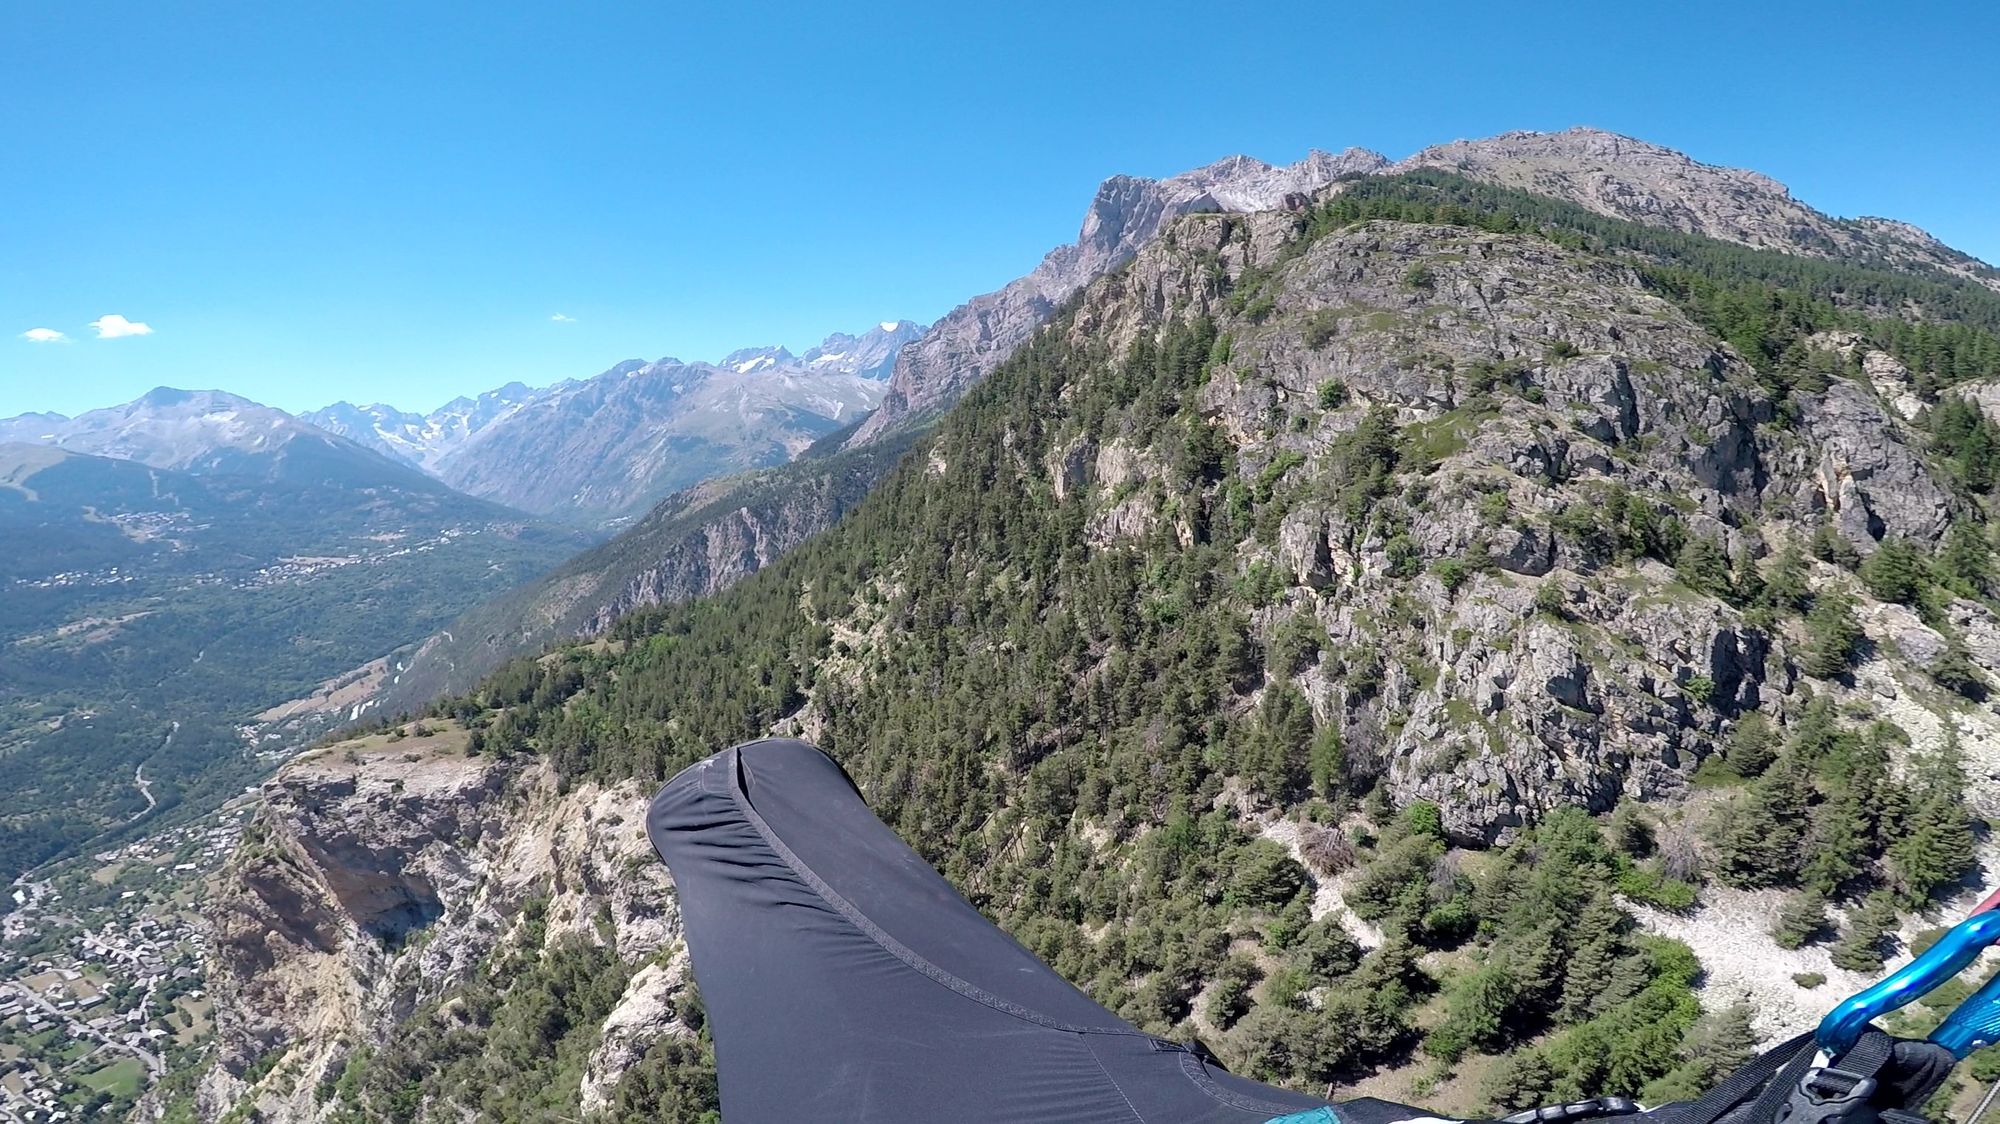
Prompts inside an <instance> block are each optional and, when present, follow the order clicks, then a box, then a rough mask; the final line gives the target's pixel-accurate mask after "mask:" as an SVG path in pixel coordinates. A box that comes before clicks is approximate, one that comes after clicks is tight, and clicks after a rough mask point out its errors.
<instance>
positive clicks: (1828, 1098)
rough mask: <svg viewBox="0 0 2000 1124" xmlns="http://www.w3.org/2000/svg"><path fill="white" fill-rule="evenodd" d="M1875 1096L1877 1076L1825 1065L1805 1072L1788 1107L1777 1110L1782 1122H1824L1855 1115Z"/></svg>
mask: <svg viewBox="0 0 2000 1124" xmlns="http://www.w3.org/2000/svg"><path fill="white" fill-rule="evenodd" d="M1874 1095H1875V1079H1874V1078H1873V1077H1863V1076H1862V1075H1860V1074H1858V1073H1852V1072H1849V1071H1848V1070H1844V1069H1836V1068H1835V1067H1833V1066H1825V1067H1822V1068H1817V1069H1810V1070H1807V1071H1806V1075H1805V1076H1804V1077H1802V1078H1800V1079H1799V1083H1798V1086H1797V1087H1796V1088H1794V1089H1793V1090H1792V1095H1791V1096H1789V1097H1787V1098H1785V1106H1784V1107H1783V1108H1781V1109H1779V1110H1778V1117H1777V1119H1778V1121H1779V1124H1821V1122H1822V1121H1827V1120H1840V1119H1843V1118H1845V1117H1848V1116H1851V1115H1853V1114H1854V1113H1855V1112H1856V1111H1858V1110H1859V1109H1861V1108H1863V1107H1865V1106H1866V1105H1867V1104H1868V1098H1870V1097H1872V1096H1874Z"/></svg>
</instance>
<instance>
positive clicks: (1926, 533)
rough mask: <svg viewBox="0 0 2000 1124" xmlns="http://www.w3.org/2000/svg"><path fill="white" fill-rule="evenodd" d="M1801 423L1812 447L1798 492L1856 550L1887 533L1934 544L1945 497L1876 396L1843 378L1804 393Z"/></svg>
mask: <svg viewBox="0 0 2000 1124" xmlns="http://www.w3.org/2000/svg"><path fill="white" fill-rule="evenodd" d="M1803 416H1804V423H1805V424H1804V428H1805V430H1806V433H1807V435H1808V436H1809V438H1810V440H1811V442H1812V443H1813V444H1815V445H1817V449H1816V453H1817V455H1816V456H1815V457H1814V458H1813V464H1812V466H1811V467H1812V472H1813V474H1812V477H1811V480H1810V483H1809V484H1807V485H1806V486H1805V487H1804V488H1803V489H1802V490H1801V493H1800V499H1801V501H1802V502H1803V503H1804V505H1805V506H1806V507H1807V508H1808V509H1809V510H1823V511H1826V512H1827V513H1829V514H1830V515H1831V517H1832V518H1833V520H1834V524H1835V526H1837V527H1838V528H1839V529H1840V532H1841V534H1843V535H1844V536H1846V538H1847V540H1848V541H1849V542H1852V543H1853V544H1854V545H1855V546H1856V548H1858V549H1859V550H1861V551H1862V552H1863V553H1869V552H1872V551H1873V550H1874V549H1875V545H1876V543H1878V542H1880V541H1881V540H1882V539H1883V538H1884V537H1886V536H1888V535H1899V536H1902V537H1905V538H1912V539H1916V540H1918V541H1921V542H1933V541H1936V540H1937V539H1938V538H1939V537H1940V536H1942V535H1943V534H1944V531H1945V528H1946V526H1947V525H1948V524H1949V522H1950V501H1949V500H1948V498H1947V497H1946V495H1945V493H1944V490H1943V489H1941V488H1940V487H1938V485H1937V484H1936V483H1935V482H1933V481H1932V480H1931V478H1930V474H1929V472H1928V471H1927V470H1926V469H1925V468H1924V464H1923V459H1922V458H1921V457H1920V456H1918V455H1917V452H1916V450H1914V449H1913V448H1911V447H1910V445H1909V444H1908V443H1907V442H1906V441H1905V440H1904V439H1903V438H1902V436H1901V434H1900V432H1899V431H1898V430H1897V429H1896V428H1895V427H1894V426H1892V425H1891V424H1890V421H1889V419H1888V417H1887V416H1886V415H1885V414H1884V413H1883V410H1882V407H1881V405H1880V404H1879V403H1878V402H1877V400H1876V399H1875V397H1874V396H1873V395H1871V394H1869V393H1868V392H1866V391H1864V390H1863V389H1862V388H1861V387H1859V386H1856V385H1855V384H1853V383H1849V382H1837V383H1835V384H1833V385H1832V386H1830V387H1828V388H1827V390H1826V391H1825V393H1823V394H1818V395H1812V396H1809V397H1808V398H1807V399H1806V400H1805V409H1804V411H1803Z"/></svg>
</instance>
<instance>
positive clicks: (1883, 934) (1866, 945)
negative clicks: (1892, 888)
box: [1831, 893, 1896, 973]
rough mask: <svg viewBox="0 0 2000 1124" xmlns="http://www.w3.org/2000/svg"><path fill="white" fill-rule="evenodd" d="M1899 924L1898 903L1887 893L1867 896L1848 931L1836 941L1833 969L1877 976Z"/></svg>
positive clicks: (1833, 953) (1854, 915) (1833, 951)
mask: <svg viewBox="0 0 2000 1124" xmlns="http://www.w3.org/2000/svg"><path fill="white" fill-rule="evenodd" d="M1895 925H1896V904H1895V902H1894V901H1893V900H1891V899H1890V898H1889V896H1888V895H1887V894H1882V893H1875V894H1870V895H1868V898H1867V900H1866V901H1863V902H1862V903H1861V907H1860V908H1859V909H1857V910H1855V911H1854V914H1853V916H1852V917H1851V918H1849V920H1848V923H1847V931H1846V932H1845V933H1842V934H1841V937H1840V940H1839V941H1837V942H1835V944H1834V946H1833V950H1832V952H1831V956H1832V959H1833V966H1834V967H1836V968H1844V969H1846V970H1847V971H1850V972H1863V973H1874V972H1879V971H1881V970H1882V963H1883V956H1882V952H1883V949H1882V946H1883V944H1885V943H1886V941H1887V938H1888V935H1889V931H1890V930H1891V929H1893V928H1895Z"/></svg>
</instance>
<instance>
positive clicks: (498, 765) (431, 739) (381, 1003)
mask: <svg viewBox="0 0 2000 1124" xmlns="http://www.w3.org/2000/svg"><path fill="white" fill-rule="evenodd" d="M464 742H465V733H464V732H463V731H460V730H453V729H450V728H446V729H444V730H443V731H441V732H438V733H435V734H433V735H431V736H428V737H417V738H410V739H405V740H403V741H400V742H397V743H389V744H385V743H384V740H383V739H382V738H381V737H379V736H378V737H376V738H373V739H365V740H363V741H361V742H357V743H349V744H344V745H340V746H334V747H331V748H326V749H321V750H318V751H315V752H313V753H309V754H307V755H305V756H303V757H301V758H299V759H297V760H295V761H294V762H292V763H291V764H289V765H287V766H286V767H285V768H284V769H283V770H282V771H281V772H280V773H279V774H278V776H277V777H276V778H274V779H273V780H272V781H271V782H269V783H268V784H267V785H265V786H264V790H263V793H262V800H263V807H262V808H261V809H260V811H259V814H258V817H257V819H256V821H255V826H254V827H253V829H252V830H251V832H250V833H249V835H248V836H247V837H246V843H245V845H244V846H243V847H242V848H241V850H240V852H239V853H238V854H237V855H236V856H235V857H234V858H233V859H232V860H231V863H230V866H229V868H228V869H227V870H226V871H225V873H224V875H223V877H222V879H221V880H220V882H219V884H218V888H217V893H216V894H215V895H214V896H213V897H212V898H211V899H210V900H209V901H208V902H206V903H205V904H204V910H203V912H204V916H205V918H206V919H207V922H208V925H209V927H210V930H211V934H212V937H213V940H214V955H213V960H212V977H211V986H212V987H213V989H214V991H215V995H216V999H217V1018H218V1037H219V1051H220V1057H219V1059H218V1060H219V1063H220V1064H219V1065H217V1066H216V1067H214V1068H213V1069H212V1070H210V1071H209V1073H208V1074H207V1076H206V1078H205V1083H204V1086H203V1089H202V1098H201V1099H202V1104H203V1107H204V1109H205V1115H206V1116H207V1117H208V1118H209V1119H215V1118H218V1117H221V1116H224V1115H226V1113H227V1112H228V1110H229V1109H230V1108H231V1107H233V1106H239V1105H243V1104H246V1103H247V1104H250V1105H254V1106H255V1107H256V1108H257V1110H258V1111H259V1112H260V1113H261V1114H262V1118H264V1119H269V1120H278V1121H308V1120H318V1119H323V1118H325V1117H326V1116H327V1115H328V1114H330V1113H332V1112H334V1111H335V1110H336V1109H337V1108H338V1105H336V1104H333V1103H329V1102H325V1101H324V1100H323V1098H320V1097H317V1096H315V1093H314V1090H315V1088H316V1087H317V1086H319V1085H320V1084H321V1083H322V1082H327V1081H331V1080H332V1079H333V1078H335V1077H338V1076H339V1074H340V1073H341V1070H342V1067H343V1066H344V1065H345V1064H346V1061H347V1058H348V1056H349V1055H350V1053H351V1052H352V1051H354V1050H355V1049H357V1048H358V1047H361V1046H364V1045H367V1044H370V1043H376V1042H380V1041H382V1040H383V1039H384V1037H385V1036H387V1035H388V1034H390V1033H391V1032H393V1030H394V1028H395V1027H396V1026H397V1025H398V1024H399V1023H401V1022H402V1020H404V1019H406V1018H408V1017H409V1016H410V1014H411V1012H412V1011H413V1010H415V1009H416V1008H417V1007H418V1006H419V1005H420V1004H422V1003H424V1002H426V1001H428V1000H432V999H435V998H437V997H439V996H440V995H443V994H444V993H446V992H447V991H449V990H450V989H452V988H453V987H456V986H458V985H459V984H462V983H464V982H466V981H467V980H468V979H469V978H471V976H472V975H473V974H474V973H475V972H477V971H478V970H479V968H480V965H481V964H482V963H484V962H486V961H487V960H488V958H489V957H491V956H492V955H493V954H494V953H495V951H496V950H500V949H505V948H508V947H510V946H511V945H512V944H514V943H515V942H517V941H518V940H519V939H520V938H521V926H520V925H519V924H518V921H519V918H518V916H517V915H518V914H519V911H520V910H521V908H522V906H523V905H524V904H525V903H527V902H528V901H529V900H531V899H534V900H537V901H540V900H542V899H546V900H547V904H546V908H545V910H544V913H543V917H544V919H545V921H546V924H547V934H548V936H549V937H551V938H553V937H555V936H557V935H559V934H578V935H582V936H584V937H586V938H588V939H590V940H592V941H597V942H604V941H609V942H610V943H611V944H612V945H613V947H614V948H615V950H616V952H617V953H618V955H619V956H620V957H621V958H622V959H624V960H625V961H627V962H628V963H638V962H641V961H645V960H648V959H653V958H656V957H664V963H663V965H662V966H656V967H655V968H653V969H652V970H650V971H649V972H648V971H642V972H641V973H639V974H638V975H637V976H635V977H634V979H633V980H632V986H631V987H630V988H629V989H628V993H627V996H626V1000H627V1002H625V1003H623V1004H621V1006H620V1009H619V1011H616V1012H614V1013H613V1015H612V1018H611V1020H610V1021H611V1022H612V1023H615V1024H617V1025H616V1026H613V1027H608V1028H607V1029H606V1044H607V1047H608V1048H607V1049H606V1050H605V1051H603V1056H602V1057H593V1059H592V1064H591V1067H590V1074H589V1084H588V1086H587V1088H586V1090H585V1095H586V1096H589V1095H591V1094H592V1093H594V1094H595V1096H596V1097H597V1098H598V1099H597V1101H596V1102H595V1103H600V1104H601V1103H602V1099H603V1098H604V1097H605V1096H606V1095H607V1093H608V1091H609V1090H610V1089H612V1088H613V1087H615V1086H616V1084H617V1081H618V1078H619V1077H620V1076H622V1074H623V1072H624V1070H625V1068H626V1067H628V1066H630V1065H631V1064H632V1063H633V1062H634V1061H636V1060H637V1059H638V1058H639V1057H640V1056H641V1055H642V1054H643V1053H644V1052H645V1049H646V1047H647V1046H648V1045H649V1044H650V1043H651V1042H652V1041H653V1040H654V1039H656V1038H658V1037H660V1036H662V1035H670V1034H671V1035H681V1036H691V1035H692V1033H693V1032H692V1031H691V1030H689V1029H688V1028H687V1027H685V1026H683V1025H682V1024H681V1023H680V1022H679V1021H678V1019H677V1018H676V1017H675V1016H674V1015H673V1014H672V1013H671V1010H670V1008H671V1002H670V1001H671V1000H672V999H674V998H675V997H677V996H678V995H679V994H680V993H681V992H682V990H683V989H684V987H685V984H686V981H687V972H686V962H685V953H684V952H682V951H681V950H680V949H681V946H680V944H679V941H680V921H679V916H678V914H677V913H676V912H675V910H674V906H673V897H672V890H671V884H670V882H669V880H668V878H667V874H666V869H665V867H664V866H663V865H662V864H661V863H659V862H658V861H657V860H656V859H655V858H654V857H653V855H652V850H651V845H650V844H649V843H648V842H647V841H646V838H645V832H644V829H643V827H642V820H643V816H642V815H640V814H638V811H637V810H638V809H643V808H644V807H645V799H646V795H647V794H646V793H645V792H644V791H642V788H641V786H639V785H637V784H636V783H635V784H627V785H621V786H618V787H615V788H610V789H603V788H597V787H594V786H583V787H579V788H575V789H572V790H569V791H562V790H560V789H559V788H558V786H557V785H556V783H555V780H554V778H553V777H552V776H551V775H550V772H549V770H548V769H547V768H546V766H544V765H542V764H539V763H530V762H523V761H520V760H516V761H511V762H503V761H497V760H495V759H493V758H491V757H467V756H465V755H464V753H463V746H464ZM259 1061H263V1062H265V1063H266V1064H265V1065H263V1066H259V1065H258V1064H257V1063H258V1062H259ZM274 1063H275V1064H274ZM280 1075H289V1076H284V1077H281V1076H280Z"/></svg>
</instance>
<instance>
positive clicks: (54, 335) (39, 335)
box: [21, 328, 69, 343]
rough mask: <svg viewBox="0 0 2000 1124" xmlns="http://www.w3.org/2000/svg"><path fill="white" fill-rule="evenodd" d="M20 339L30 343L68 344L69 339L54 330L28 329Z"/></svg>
mask: <svg viewBox="0 0 2000 1124" xmlns="http://www.w3.org/2000/svg"><path fill="white" fill-rule="evenodd" d="M21 338H22V339H24V340H27V341H28V342H30V343H68V342H69V337H68V336H66V335H63V334H62V333H61V332H58V331H56V330H55V329H54V328H29V329H28V330H27V331H25V332H22V333H21Z"/></svg>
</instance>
